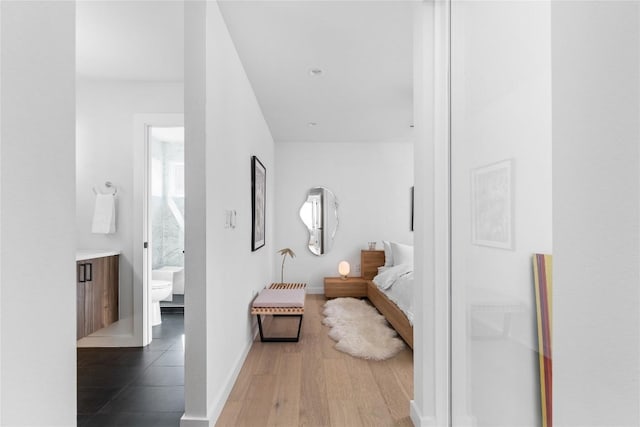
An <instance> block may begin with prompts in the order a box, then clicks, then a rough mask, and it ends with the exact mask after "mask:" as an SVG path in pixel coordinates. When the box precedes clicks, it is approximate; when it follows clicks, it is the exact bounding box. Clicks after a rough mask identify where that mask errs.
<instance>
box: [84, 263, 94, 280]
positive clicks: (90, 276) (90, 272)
mask: <svg viewBox="0 0 640 427" xmlns="http://www.w3.org/2000/svg"><path fill="white" fill-rule="evenodd" d="M85 265H86V266H87V273H88V274H87V275H88V276H89V277H88V278H87V279H86V280H87V282H90V281H92V280H93V277H92V276H93V265H92V264H91V263H90V262H88V263H86V264H85Z"/></svg>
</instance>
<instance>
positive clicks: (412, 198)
mask: <svg viewBox="0 0 640 427" xmlns="http://www.w3.org/2000/svg"><path fill="white" fill-rule="evenodd" d="M413 192H414V191H413V186H412V187H411V231H413V205H414V203H413V200H414V197H413Z"/></svg>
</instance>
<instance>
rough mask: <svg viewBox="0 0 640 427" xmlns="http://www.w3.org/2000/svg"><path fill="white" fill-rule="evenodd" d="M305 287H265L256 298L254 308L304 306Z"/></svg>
mask: <svg viewBox="0 0 640 427" xmlns="http://www.w3.org/2000/svg"><path fill="white" fill-rule="evenodd" d="M304 295H305V291H304V289H263V290H262V291H260V293H259V294H258V296H257V297H256V299H255V300H253V307H254V308H290V307H291V308H297V307H304Z"/></svg>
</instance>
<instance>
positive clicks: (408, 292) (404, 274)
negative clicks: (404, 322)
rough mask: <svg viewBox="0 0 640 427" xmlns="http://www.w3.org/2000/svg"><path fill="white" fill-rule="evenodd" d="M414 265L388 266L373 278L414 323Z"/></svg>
mask: <svg viewBox="0 0 640 427" xmlns="http://www.w3.org/2000/svg"><path fill="white" fill-rule="evenodd" d="M413 282H414V280H413V266H412V265H409V264H400V265H395V266H393V267H388V268H387V269H385V270H384V271H383V272H382V273H380V274H378V275H377V276H376V277H374V278H373V283H375V284H376V286H377V287H378V288H379V289H380V290H381V291H382V292H384V293H385V295H387V297H389V299H390V300H391V301H393V302H394V303H396V305H397V306H398V307H400V310H402V312H403V313H404V314H405V315H406V316H407V319H409V323H410V324H411V325H413V301H414V298H413Z"/></svg>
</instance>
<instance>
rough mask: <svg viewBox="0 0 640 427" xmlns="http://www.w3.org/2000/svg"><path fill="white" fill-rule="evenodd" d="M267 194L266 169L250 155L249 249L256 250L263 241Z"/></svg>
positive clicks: (261, 245) (262, 244)
mask: <svg viewBox="0 0 640 427" xmlns="http://www.w3.org/2000/svg"><path fill="white" fill-rule="evenodd" d="M266 195H267V170H266V169H265V167H264V165H263V164H262V162H260V160H258V158H257V157H256V156H251V224H252V225H251V251H252V252H253V251H257V250H258V249H260V248H261V247H263V246H264V243H265V235H266V230H265V224H266V221H265V210H266V206H267V204H266Z"/></svg>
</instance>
